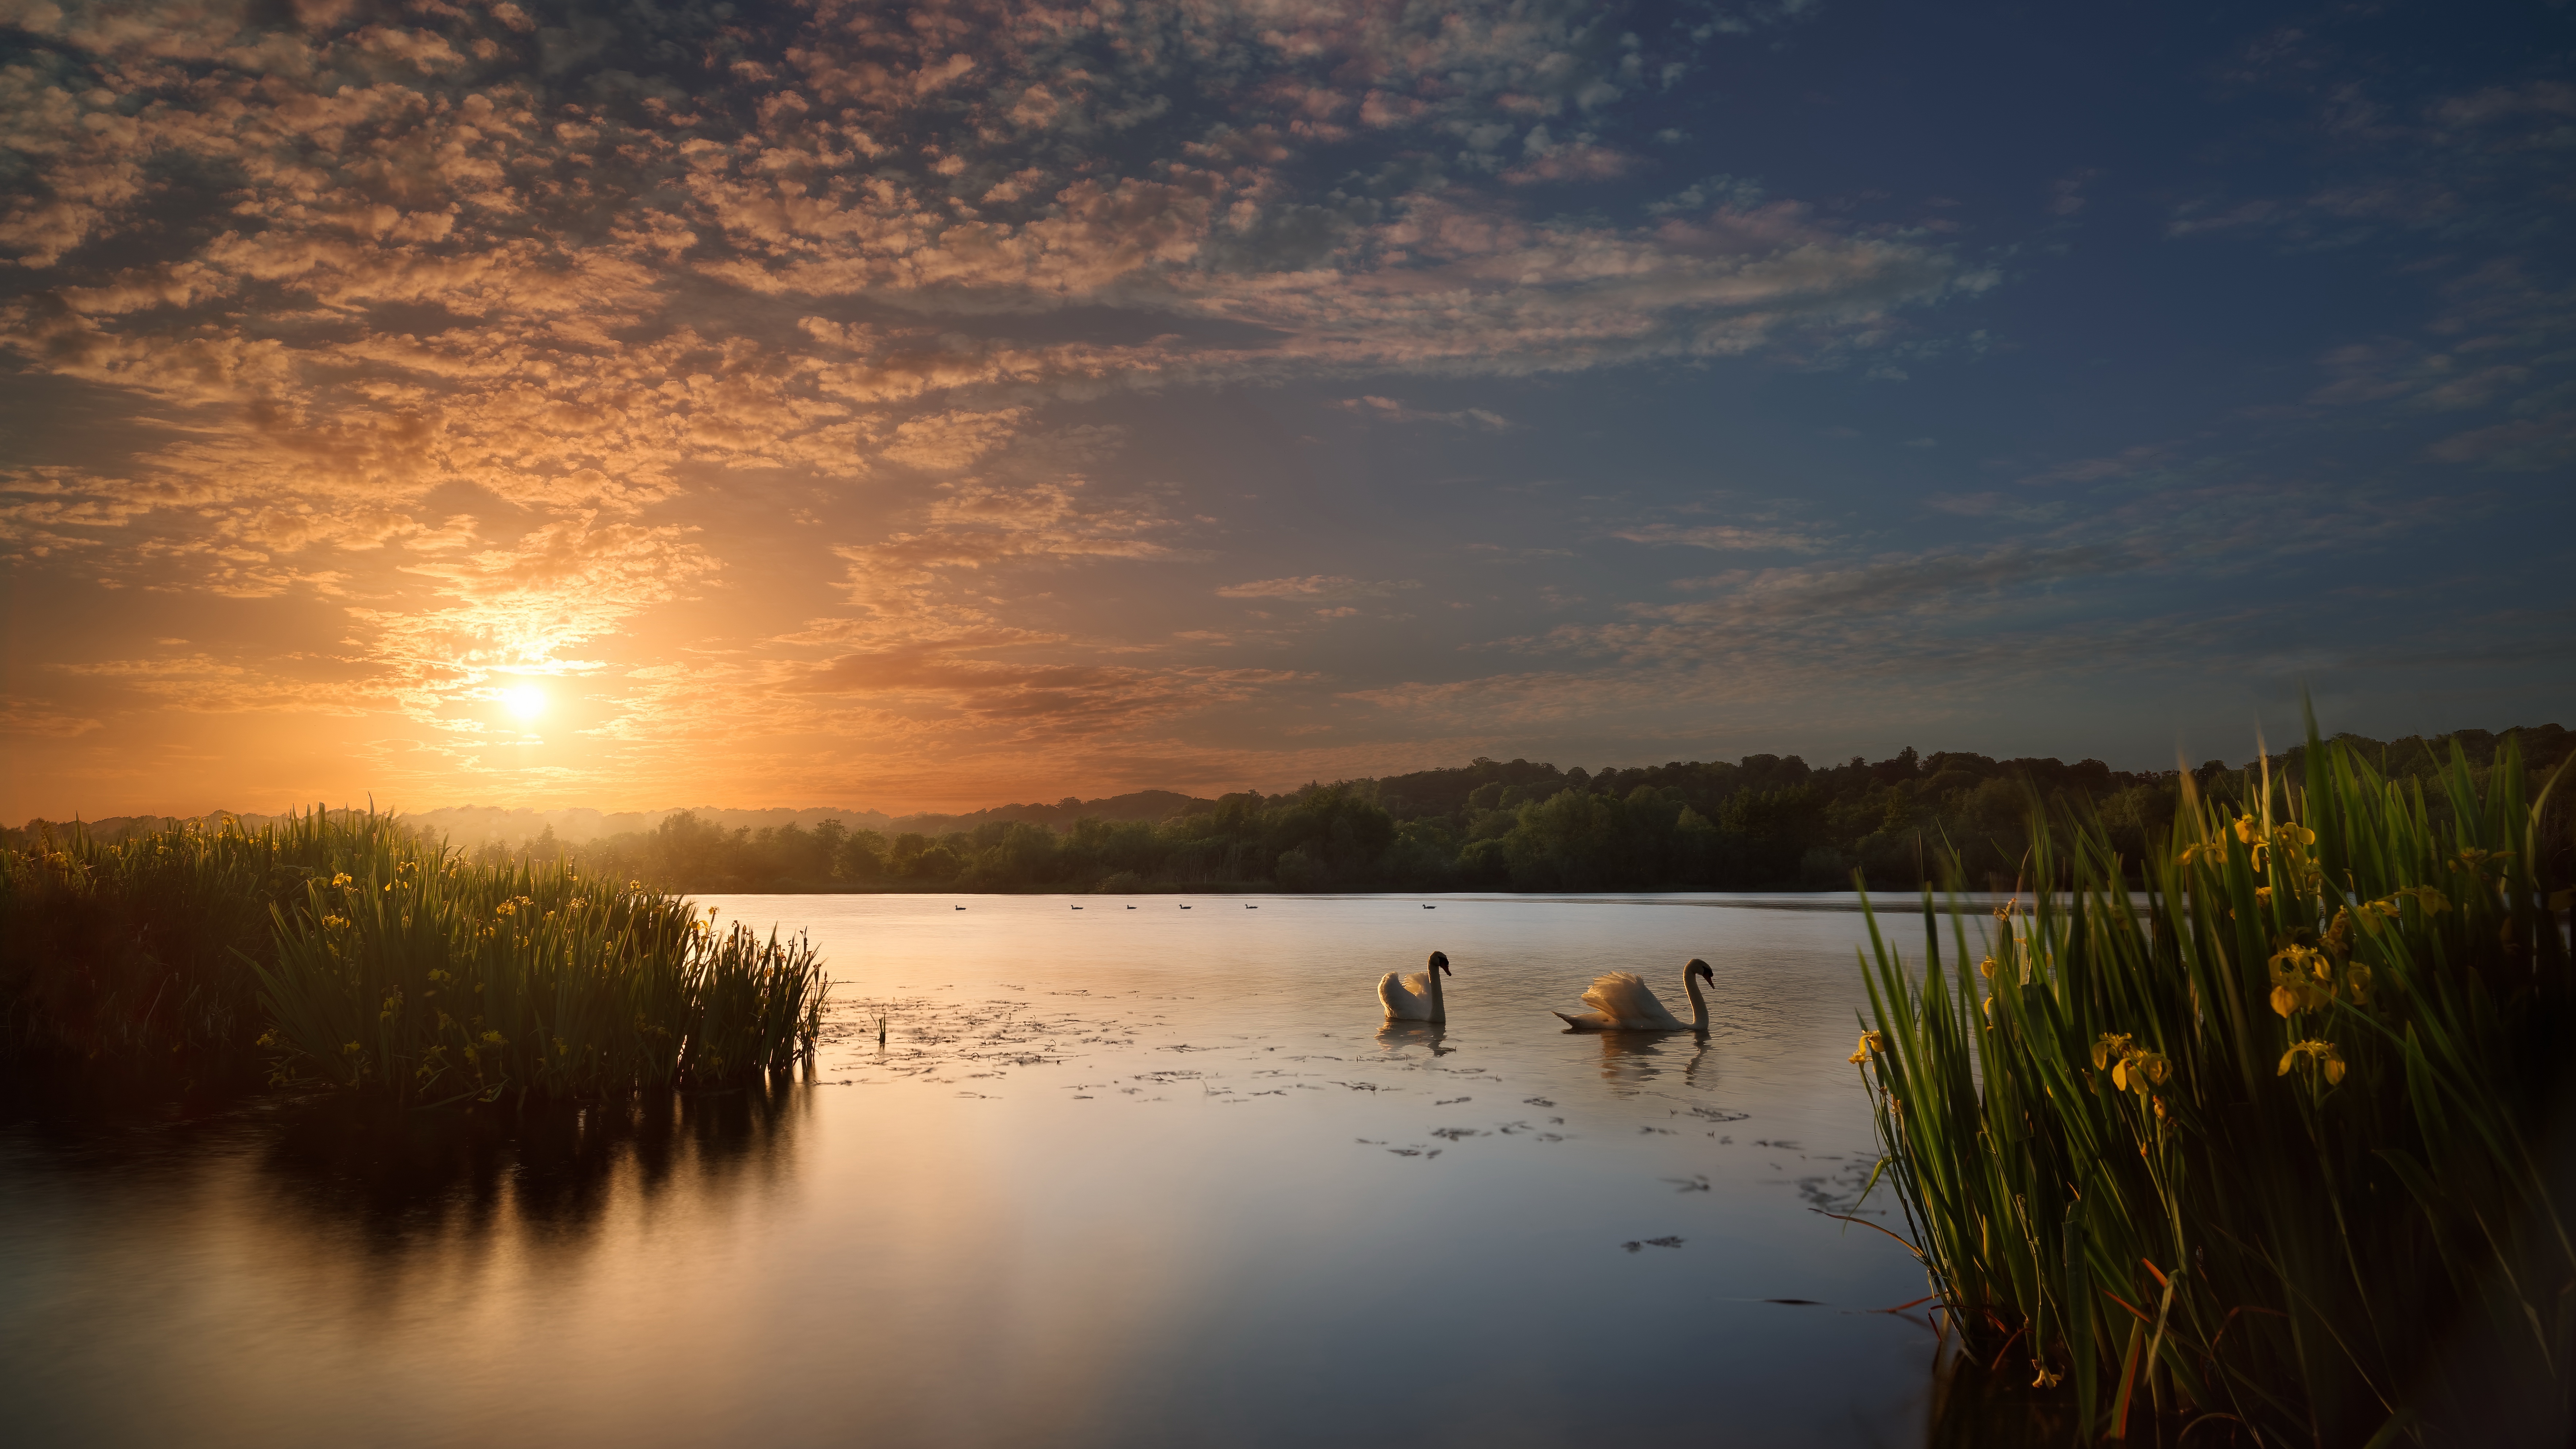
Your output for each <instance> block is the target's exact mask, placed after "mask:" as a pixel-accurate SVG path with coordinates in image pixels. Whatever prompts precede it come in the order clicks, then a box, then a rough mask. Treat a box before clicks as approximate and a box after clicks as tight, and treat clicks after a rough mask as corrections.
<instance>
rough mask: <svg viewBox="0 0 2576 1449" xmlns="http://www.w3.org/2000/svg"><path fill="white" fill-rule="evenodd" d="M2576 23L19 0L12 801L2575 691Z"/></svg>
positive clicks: (128, 803) (1799, 728)
mask: <svg viewBox="0 0 2576 1449" xmlns="http://www.w3.org/2000/svg"><path fill="white" fill-rule="evenodd" d="M2571 18H2576V14H2571V10H2570V7H2568V6H2567V5H2564V4H2561V5H2514V6H2506V5H2495V6H2466V7H2463V6H2446V7H2434V6H2429V5H2413V6H2409V5H2391V6H2377V7H2359V6H2357V7H2327V8H2315V9H2301V8H2289V7H2266V8H2246V7H2238V8H2233V9H2227V8H2219V9H2212V10H2209V11H2206V12H2204V13H2201V14H2198V15H2195V16H2190V17H2178V16H2177V15H2176V14H2175V13H2174V12H2172V11H2171V9H2170V8H2169V7H2145V6H2124V7H2115V6H2100V7H2068V8H2065V9H2063V10H2032V9H2022V8H2018V7H2014V8H2005V7H1986V8H1977V7H1943V8H1940V9H1937V10H1935V9H1926V8H1922V7H1895V6H1873V5H1864V4H1845V3H1834V0H1820V3H1815V4H1794V5H1770V6H1753V7H1742V6H1722V5H1721V6H1700V5H1695V6H1578V5H1552V4H1541V3H1523V4H1510V5H1474V4H1453V5H1447V6H1438V7H1433V6H1405V5H1362V4H1349V5H1329V4H1327V5H1298V6H1290V5H1264V4H1254V3H1216V0H1202V3H1187V4H1136V5H1131V6H1127V7H1125V8H1123V9H1115V10H1112V11H1110V12H1107V13H1106V14H1104V13H1103V12H1100V11H1097V10H1084V9H1082V8H1080V7H1047V6H1034V5H1015V6H1003V5H982V4H971V3H954V4H942V5H923V6H914V7H909V8H906V7H892V6H853V5H840V4H837V3H836V4H823V5H815V6H803V7H795V6H778V7H758V6H685V5H683V6H643V5H628V6H618V5H564V6H547V5H542V4H524V5H523V4H513V3H501V4H493V5H466V4H448V3H445V0H436V3H418V4H413V5H409V6H395V5H383V6H371V5H366V4H358V3H340V0H328V3H316V4H306V5H298V6H288V7H279V6H274V5H263V6H254V7H231V6H226V5H222V4H198V5H192V6H187V7H177V6H150V5H116V6H93V5H77V4H75V5H63V4H56V3H49V0H38V3H28V0H13V3H12V4H10V5H7V6H0V20H5V21H6V22H7V23H8V24H10V25H12V26H14V29H11V30H9V31H8V32H7V33H6V35H5V37H0V110H4V111H5V112H6V114H7V116H8V118H9V119H7V120H6V121H5V122H0V152H5V162H0V166H4V167H5V169H0V199H5V202H6V211H5V213H0V256H5V257H6V259H7V264H6V267H5V270H0V366H5V367H6V368H7V369H8V371H7V374H6V375H7V377H8V386H7V387H6V389H5V390H4V391H0V468H5V472H0V551H5V558H6V565H5V566H6V567H7V569H8V570H9V593H8V597H9V599H10V601H11V604H10V614H9V623H8V630H9V634H8V655H7V673H6V678H5V681H0V682H5V686H6V695H7V697H6V701H5V715H0V726H5V727H6V728H7V729H8V730H9V731H10V732H11V736H12V740H11V746H10V749H9V751H8V754H9V758H10V760H11V761H12V763H11V764H10V766H9V770H8V774H7V777H6V783H5V787H0V788H5V793H6V797H7V798H6V800H5V801H0V814H7V815H11V816H23V815H25V814H28V813H34V812H40V811H41V812H49V813H55V814H67V813H71V812H72V811H75V810H81V811H86V812H87V813H91V814H98V813H103V812H106V811H110V810H118V809H146V808H151V809H174V810H176V809H203V808H209V807H211V806H214V805H218V804H225V805H234V806H238V807H241V808H270V807H273V806H274V805H275V804H279V803H283V802H284V801H286V800H290V799H297V798H318V797H323V796H329V797H332V798H347V797H351V796H354V795H357V794H362V793H365V792H369V791H372V792H374V793H375V794H377V795H378V796H379V797H390V798H392V799H393V800H395V801H396V802H398V803H402V804H406V805H412V806H416V807H420V808H428V807H432V806H436V805H443V804H449V803H456V802H460V801H464V800H475V801H480V802H485V803H509V804H539V805H561V804H591V805H600V806H607V807H620V806H638V805H644V806H649V805H666V804H672V803H679V802H681V801H707V802H718V803H726V804H741V805H761V804H788V805H805V804H820V803H836V804H850V805H859V806H877V807H883V808H906V807H913V806H957V805H974V804H984V803H991V802H992V801H994V800H999V799H1004V798H1054V797H1055V796H1058V795H1061V794H1067V793H1080V794H1085V795H1090V794H1097V793H1102V792H1105V791H1110V790H1117V789H1127V788H1137V787H1144V786H1164V787H1173V788H1182V789H1194V790H1201V791H1205V790H1214V789H1226V788H1242V787H1244V786H1258V787H1262V788H1277V787H1280V786H1282V785H1287V784H1294V783H1297V782H1299V781H1302V780H1305V779H1308V778H1333V777H1335V776H1339V775H1351V774H1363V773H1376V772H1380V771H1387V770H1399V769H1410V768H1421V767H1424V766H1429V765H1436V764H1444V763H1455V762H1459V761H1463V760H1465V759H1467V758H1469V757H1471V756H1474V755H1492V756H1497V757H1502V758H1511V757H1515V756H1526V757H1529V758H1534V759H1541V758H1543V759H1553V760H1555V761H1557V762H1558V763H1560V764H1565V765H1569V766H1570V765H1575V764H1583V765H1587V766H1591V767H1594V768H1598V767H1600V766H1602V765H1606V764H1634V763H1640V762H1646V761H1660V760H1665V759H1676V758H1708V757H1732V756H1736V755H1740V754H1745V753H1750V752H1756V751H1770V752H1779V753H1789V752H1802V753H1805V754H1806V755H1808V756H1809V757H1810V758H1826V757H1841V756H1844V755H1848V754H1853V753H1866V754H1870V755H1872V756H1874V757H1875V756H1878V755H1883V754H1886V753H1889V752H1892V751H1893V750H1894V749H1896V748H1897V747H1898V746H1900V745H1904V744H1909V743H1910V744H1914V745H1917V746H1919V747H1921V748H1924V749H1927V750H1931V749H1973V750H1979V751H1984V752H1989V753H1996V754H2019V753H2032V754H2054V755H2059V756H2063V757H2067V758H2075V757H2081V756H2095V757H2099V758H2103V759H2106V760H2108V761H2111V762H2112V763H2114V764H2117V765H2121V766H2124V767H2155V766H2159V765H2165V764H2170V763H2171V762H2172V761H2173V760H2174V758H2175V757H2176V756H2177V754H2188V755H2189V756H2190V757H2191V758H2192V759H2193V760H2195V761H2197V760H2199V759H2202V758H2208V757H2211V756H2225V757H2227V758H2230V759H2242V758H2244V757H2245V756H2246V755H2247V754H2248V753H2250V747H2251V743H2252V740H2253V737H2254V732H2255V730H2256V729H2257V728H2258V726H2259V727H2261V728H2263V729H2266V730H2268V731H2269V732H2270V733H2271V735H2272V737H2273V738H2275V739H2279V738H2280V737H2282V736H2283V735H2284V734H2287V733H2290V732H2293V731H2295V729H2296V720H2297V701H2298V698H2299V692H2300V690H2301V689H2302V688H2306V689H2309V690H2311V691H2313V693H2314V696H2315V699H2316V701H2317V704H2318V707H2319V710H2320V713H2321V714H2322V715H2323V717H2324V719H2325V722H2326V723H2327V725H2328V726H2329V727H2330V728H2347V729H2353V730H2358V731H2361V732H2364V733H2371V734H2378V735H2388V734H2396V733H2408V732H2414V731H2419V730H2440V729H2448V728H2456V727H2462V726H2479V727H2489V728H2493V727H2500V726H2504V725H2508V724H2513V723H2538V722H2541V721H2543V720H2550V719H2554V720H2559V721H2562V722H2563V721H2565V719H2566V717H2567V716H2568V715H2569V714H2570V713H2571V712H2576V711H2571V709H2570V706H2571V704H2576V649H2571V644H2570V641H2571V639H2576V631H2571V628H2570V624H2571V616H2570V610H2569V606H2568V602H2567V599H2568V591H2567V588H2566V584H2565V580H2566V578H2567V577H2568V575H2569V573H2570V567H2569V565H2570V563H2571V559H2576V544H2571V542H2570V540H2571V537H2576V529H2571V524H2576V509H2571V505H2570V502H2569V500H2570V498H2571V496H2576V489H2571V488H2570V487H2569V484H2570V481H2571V473H2576V278H2571V275H2570V274H2571V270H2576V269H2571V266H2570V260H2569V259H2570V258H2571V257H2576V247H2571V245H2570V244H2569V241H2568V239H2567V237H2566V235H2565V233H2566V230H2567V223H2568V220H2569V217H2570V198H2571V184H2572V183H2571V178H2576V165H2571V163H2576V75H2571V65H2570V58H2571V54H2576V25H2571Z"/></svg>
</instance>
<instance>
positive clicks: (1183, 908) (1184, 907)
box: [1181, 901, 1190, 911]
mask: <svg viewBox="0 0 2576 1449" xmlns="http://www.w3.org/2000/svg"><path fill="white" fill-rule="evenodd" d="M1189 908H1190V906H1189V902H1187V901H1183V902H1182V903H1181V909H1182V910H1185V911H1186V910H1188V909H1189Z"/></svg>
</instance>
